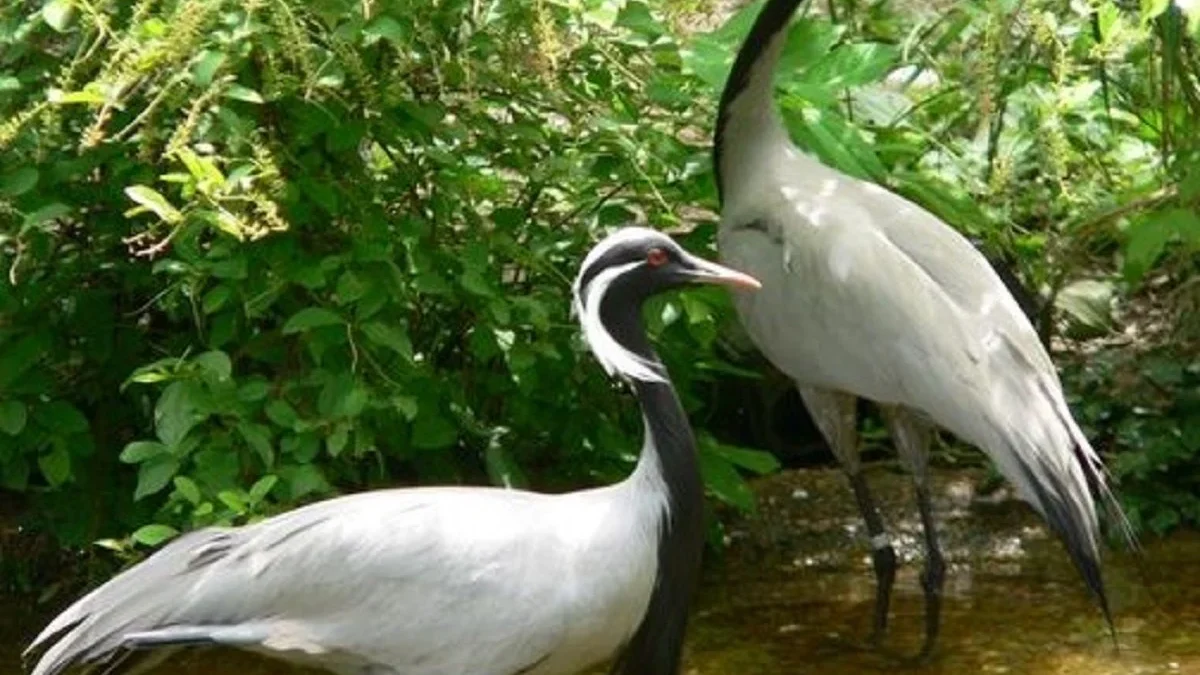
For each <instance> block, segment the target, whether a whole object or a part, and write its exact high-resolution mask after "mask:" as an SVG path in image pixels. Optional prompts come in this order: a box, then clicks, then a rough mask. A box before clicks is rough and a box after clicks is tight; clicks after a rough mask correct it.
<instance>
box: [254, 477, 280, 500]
mask: <svg viewBox="0 0 1200 675" xmlns="http://www.w3.org/2000/svg"><path fill="white" fill-rule="evenodd" d="M278 482H279V476H275V475H272V474H267V475H266V476H263V477H262V478H259V479H258V480H257V481H255V482H254V485H251V486H250V501H251V502H253V503H255V504H257V503H259V502H261V501H262V500H263V499H264V498H265V497H266V496H267V495H268V494H270V492H271V488H274V487H275V484H276V483H278Z"/></svg>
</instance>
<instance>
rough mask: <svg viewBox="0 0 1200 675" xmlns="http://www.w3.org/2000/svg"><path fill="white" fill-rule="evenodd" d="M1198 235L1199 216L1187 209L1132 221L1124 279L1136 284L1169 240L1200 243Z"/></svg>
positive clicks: (1126, 250)
mask: <svg viewBox="0 0 1200 675" xmlns="http://www.w3.org/2000/svg"><path fill="white" fill-rule="evenodd" d="M1197 233H1200V215H1197V214H1196V213H1195V212H1193V211H1189V210H1187V209H1169V210H1166V211H1158V212H1155V213H1151V214H1149V215H1147V216H1146V217H1145V218H1142V219H1141V220H1138V221H1136V222H1134V223H1133V224H1132V225H1131V226H1130V228H1129V235H1128V236H1129V239H1128V241H1127V243H1126V244H1125V268H1124V273H1125V277H1126V278H1127V279H1129V280H1130V281H1132V282H1135V283H1136V282H1138V281H1141V279H1142V277H1143V276H1145V274H1146V273H1147V272H1149V271H1150V269H1151V268H1152V267H1153V266H1154V263H1155V262H1157V261H1158V258H1159V256H1161V255H1162V252H1163V250H1164V249H1166V247H1167V244H1168V243H1169V242H1170V241H1171V240H1172V239H1174V238H1176V237H1179V238H1182V239H1184V240H1185V241H1186V240H1191V241H1200V234H1197Z"/></svg>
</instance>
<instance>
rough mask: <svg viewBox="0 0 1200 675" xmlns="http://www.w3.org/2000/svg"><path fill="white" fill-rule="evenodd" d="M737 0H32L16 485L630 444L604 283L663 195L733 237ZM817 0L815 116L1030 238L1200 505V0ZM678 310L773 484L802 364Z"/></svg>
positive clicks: (1006, 255) (1090, 385) (1162, 504)
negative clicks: (1193, 7) (585, 295)
mask: <svg viewBox="0 0 1200 675" xmlns="http://www.w3.org/2000/svg"><path fill="white" fill-rule="evenodd" d="M1089 8H1091V9H1089ZM718 9H719V8H714V7H712V6H709V5H708V4H705V3H704V2H702V1H701V2H697V1H694V0H665V1H664V2H662V3H650V4H646V3H644V2H641V1H639V0H626V1H624V2H617V1H615V0H581V1H574V0H572V1H555V2H551V1H550V0H535V1H533V2H523V1H517V0H489V1H487V2H479V1H475V0H471V1H468V0H443V1H441V2H437V3H429V2H422V1H420V0H379V1H376V0H367V1H365V2H350V1H349V0H315V1H308V0H251V1H248V2H240V1H239V2H233V1H232V0H139V1H138V2H135V3H126V2H117V1H115V0H18V1H17V2H15V3H13V2H9V3H5V4H4V5H3V7H0V260H2V263H3V265H2V268H3V270H4V279H3V281H2V282H0V316H2V320H0V490H2V491H4V492H6V493H7V494H8V495H9V497H14V498H15V499H17V500H18V501H19V503H20V504H22V505H23V507H22V509H21V513H22V514H23V515H22V516H21V517H22V518H23V522H24V524H25V525H26V526H28V527H30V528H32V529H33V530H35V531H41V532H48V533H52V534H53V535H55V536H56V537H57V539H58V541H59V542H61V543H63V544H68V545H81V544H85V543H87V542H89V541H93V540H95V539H97V538H101V537H107V538H110V539H109V544H110V545H113V546H116V547H118V548H126V547H128V546H131V545H132V542H135V541H136V542H139V543H142V544H146V545H154V544H156V543H158V542H160V541H162V540H163V539H165V538H166V537H169V536H171V535H172V534H173V533H174V532H175V531H176V530H177V529H180V528H187V527H194V526H199V525H203V524H208V523H213V522H243V521H244V520H246V519H247V518H253V517H255V516H257V515H261V514H264V513H268V512H271V511H274V510H277V509H280V508H286V507H289V506H291V505H294V504H296V503H298V502H301V501H304V500H308V499H312V498H314V497H316V496H320V495H323V494H327V493H330V492H332V491H335V490H339V489H359V488H363V487H367V486H379V485H394V484H402V483H412V482H446V481H461V482H474V483H480V482H486V481H491V482H493V483H497V484H506V485H528V484H532V485H536V486H537V487H539V488H541V489H563V488H569V487H576V486H580V485H585V484H594V483H596V482H600V481H608V480H612V479H614V478H616V477H618V476H620V475H621V474H623V473H624V472H625V471H627V470H628V467H629V462H630V461H631V459H632V457H633V454H634V452H635V451H636V450H637V447H638V439H637V437H636V434H637V432H638V424H637V418H636V410H634V409H633V408H632V407H631V406H630V405H629V401H628V399H627V397H626V396H624V395H623V394H621V393H620V392H619V390H618V389H617V388H616V387H614V385H613V384H612V383H611V382H609V381H608V380H607V379H606V378H605V377H604V376H603V374H602V372H601V370H600V369H599V368H598V367H596V366H595V365H594V363H593V361H592V360H591V358H590V357H589V356H587V355H586V354H585V351H584V349H583V347H582V345H581V344H580V342H579V338H578V335H577V330H576V329H575V326H574V323H573V321H572V319H571V317H570V316H569V314H568V309H569V307H568V301H567V297H568V293H569V281H570V278H571V277H572V275H573V274H574V272H575V267H576V264H577V262H578V261H579V260H580V258H581V256H582V255H583V253H584V252H585V251H586V249H587V247H588V246H589V244H590V243H591V242H592V241H594V239H595V237H596V236H597V233H598V232H599V231H600V230H602V229H603V228H606V227H610V226H613V225H616V224H619V223H623V222H626V221H629V220H633V219H640V220H644V221H648V222H649V223H651V224H653V225H655V226H658V227H663V228H668V229H670V230H671V231H672V232H676V233H678V234H679V236H680V237H681V238H682V240H683V241H684V243H685V244H686V245H687V246H689V247H690V248H692V249H693V250H696V251H699V252H704V253H707V254H710V255H711V254H712V250H711V246H712V239H713V232H714V215H713V213H712V209H713V207H714V205H715V194H714V189H713V185H712V180H711V172H710V167H709V160H708V139H707V135H708V134H709V133H710V128H711V123H712V118H713V114H714V99H715V96H716V94H717V93H718V91H719V87H720V86H721V84H722V83H723V79H724V75H725V73H726V72H727V69H728V65H729V62H730V59H731V56H732V50H733V49H734V48H735V47H736V44H737V42H738V40H739V39H740V37H741V36H742V35H743V34H744V32H745V30H746V29H747V28H748V25H749V21H750V20H751V19H752V16H753V12H754V11H755V10H756V9H757V5H753V6H751V7H749V8H747V9H744V10H742V11H740V12H737V13H736V14H734V15H733V17H732V18H731V19H729V20H728V21H727V22H725V23H724V25H723V26H721V27H720V28H718V29H717V30H715V31H713V32H704V31H703V30H700V29H697V28H696V27H695V26H696V23H697V22H700V21H704V20H706V18H707V17H708V16H710V15H712V13H713V12H715V11H718ZM811 9H814V12H810V13H809V15H808V16H806V17H804V18H803V20H801V21H799V22H798V23H797V24H796V25H795V26H794V27H793V29H792V30H793V34H792V40H791V42H790V45H789V52H788V54H787V55H786V57H785V66H784V68H783V70H784V71H785V75H784V77H783V78H782V82H781V97H780V98H781V101H782V103H783V106H784V112H785V116H786V119H787V121H788V124H789V125H790V127H791V129H792V132H793V135H794V137H795V138H796V139H797V141H798V142H800V143H801V144H802V145H804V146H805V147H807V148H808V149H810V150H811V151H812V152H814V153H816V154H817V155H819V156H820V157H821V158H823V159H824V160H825V161H826V162H828V163H830V164H832V165H834V166H837V167H839V168H841V169H842V170H844V171H847V172H849V173H851V174H854V175H858V176H862V177H867V178H870V179H872V180H875V181H877V182H880V183H882V184H886V185H888V186H890V187H892V188H893V189H895V190H898V191H899V192H901V193H903V194H905V195H907V196H909V197H911V198H913V199H915V200H917V201H918V202H920V203H922V204H923V205H925V206H926V207H928V208H930V209H932V210H933V211H935V212H936V213H938V214H940V215H941V216H943V217H944V218H945V219H946V220H947V221H948V222H950V223H951V224H953V225H955V226H956V227H959V228H961V229H962V230H963V231H964V232H967V233H969V234H970V235H971V236H972V237H974V238H975V239H976V241H978V242H980V244H981V246H983V247H984V248H985V249H986V250H987V251H988V252H989V253H990V254H992V255H993V256H995V257H997V258H1003V259H1007V260H1008V261H1009V263H1010V265H1011V266H1012V267H1013V268H1014V269H1015V270H1016V271H1017V272H1018V273H1019V275H1020V276H1021V277H1022V278H1023V279H1024V280H1025V282H1026V285H1027V286H1028V287H1030V288H1033V289H1035V290H1036V291H1037V294H1038V295H1039V297H1040V298H1042V301H1041V304H1040V306H1041V307H1042V308H1043V309H1040V310H1038V312H1039V317H1040V323H1041V324H1042V325H1043V326H1044V327H1045V330H1046V332H1047V335H1049V334H1051V333H1053V334H1054V335H1055V342H1054V344H1055V345H1056V346H1057V347H1059V348H1060V351H1062V352H1063V353H1061V354H1060V358H1061V360H1062V362H1063V363H1064V364H1065V373H1066V375H1067V377H1068V388H1069V389H1070V390H1071V391H1072V392H1073V395H1074V401H1073V403H1074V404H1075V405H1076V407H1077V409H1078V410H1079V411H1080V412H1081V414H1082V415H1083V418H1084V420H1085V421H1086V423H1087V425H1088V427H1089V432H1090V433H1092V435H1093V436H1094V437H1095V438H1096V439H1097V441H1098V444H1099V445H1100V447H1102V449H1104V450H1105V451H1106V452H1107V453H1109V454H1110V455H1111V456H1112V464H1113V467H1114V470H1115V473H1116V474H1117V475H1118V478H1119V479H1120V480H1121V482H1122V486H1123V489H1124V495H1125V498H1126V500H1127V503H1128V504H1129V506H1130V508H1131V510H1132V514H1133V515H1134V517H1135V518H1136V519H1137V520H1138V521H1139V522H1141V523H1143V524H1147V525H1149V526H1150V527H1152V528H1154V529H1157V530H1165V529H1168V528H1170V527H1171V526H1174V525H1177V524H1180V523H1185V522H1189V523H1193V524H1194V523H1200V362H1198V361H1197V345H1198V344H1200V318H1198V317H1200V311H1198V310H1200V282H1197V279H1198V278H1200V277H1198V275H1197V274H1196V273H1197V269H1198V266H1200V264H1198V262H1197V252H1198V251H1200V218H1198V217H1197V215H1196V210H1195V208H1196V205H1197V201H1198V200H1200V154H1198V150H1200V133H1198V132H1200V128H1198V127H1200V57H1198V56H1197V55H1196V43H1195V37H1196V35H1197V26H1198V22H1197V21H1196V20H1194V19H1192V20H1189V17H1187V16H1185V15H1184V14H1182V13H1181V12H1180V10H1179V9H1178V8H1176V7H1174V6H1172V5H1170V3H1169V2H1164V1H1162V0H1149V1H1145V0H1144V1H1143V2H1142V3H1141V5H1140V6H1138V7H1127V6H1125V4H1114V3H1113V2H1111V1H1109V0H1103V1H1101V0H1097V1H1096V2H1093V3H1090V4H1089V3H1073V4H1068V3H1061V2H1052V1H1050V0H1032V1H1030V2H1025V3H1011V2H965V3H953V4H951V5H948V6H946V7H940V8H936V7H928V8H927V7H924V6H921V5H917V6H913V5H912V4H902V3H894V2H886V1H884V2H877V3H870V4H868V3H858V2H856V1H855V0H832V1H831V2H829V3H828V4H824V3H822V4H821V5H820V6H819V7H816V8H811ZM815 14H823V15H824V16H815ZM650 316H651V319H652V321H651V323H652V326H651V328H652V330H653V331H654V332H655V333H657V334H658V335H659V337H660V339H659V343H660V344H661V345H662V349H663V351H664V356H665V358H666V359H667V360H668V364H669V366H670V367H671V371H672V374H673V375H674V377H675V379H676V381H677V384H678V385H679V388H680V389H681V391H682V392H684V395H685V399H686V404H687V405H688V407H689V408H690V409H691V413H692V416H693V419H694V420H695V422H696V423H697V425H698V426H699V427H700V429H699V433H700V438H701V445H702V463H703V469H704V474H705V479H706V481H707V483H708V485H709V488H710V490H711V491H712V492H713V493H714V494H715V496H717V497H718V498H721V499H723V500H725V501H727V502H729V503H732V504H734V505H737V506H740V507H743V508H748V507H749V506H750V504H751V503H752V499H751V496H750V493H749V491H748V489H747V488H746V486H745V484H744V482H743V480H742V478H741V476H740V474H739V470H748V471H751V472H765V471H771V470H773V469H774V467H775V466H776V462H775V460H774V459H773V458H772V457H771V456H770V455H768V454H766V453H763V452H761V451H756V450H751V449H747V448H746V447H741V446H753V445H761V443H756V442H755V439H754V438H752V437H747V435H746V434H745V433H737V432H736V430H737V429H739V428H741V427H739V426H738V425H737V424H733V423H731V422H730V421H729V420H730V419H733V418H737V417H738V416H739V415H745V414H748V413H747V411H746V410H745V409H744V407H745V406H743V404H742V400H743V398H744V396H742V394H741V392H745V391H747V390H748V388H749V389H752V388H754V387H759V386H763V387H765V386H767V385H766V384H764V383H760V382H758V381H756V379H755V378H756V377H757V374H756V373H757V371H758V370H759V365H760V364H759V362H758V361H755V360H753V357H752V355H750V354H748V353H746V350H745V346H744V345H745V343H744V340H742V339H740V337H739V334H738V332H737V329H736V326H735V325H734V322H733V320H732V315H731V313H730V308H729V306H728V301H727V299H726V297H725V296H724V295H723V294H722V293H721V292H717V291H712V292H704V291H701V292H694V293H689V294H688V295H686V296H675V297H672V298H668V299H666V300H663V301H661V302H658V303H656V304H655V305H654V306H653V307H652V308H651V311H650ZM751 426H754V425H751ZM0 496H2V495H0Z"/></svg>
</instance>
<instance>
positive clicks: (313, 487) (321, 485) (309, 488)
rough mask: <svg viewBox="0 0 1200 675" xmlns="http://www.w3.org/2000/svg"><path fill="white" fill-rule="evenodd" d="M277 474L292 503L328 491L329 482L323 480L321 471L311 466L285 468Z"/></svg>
mask: <svg viewBox="0 0 1200 675" xmlns="http://www.w3.org/2000/svg"><path fill="white" fill-rule="evenodd" d="M278 473H279V477H280V479H282V480H283V483H284V485H286V486H287V488H288V491H289V492H290V493H291V494H290V495H289V496H290V497H291V499H292V500H293V501H295V500H299V499H302V498H303V497H305V496H307V495H310V494H312V493H314V492H316V493H325V492H328V491H329V490H330V487H329V482H328V481H326V480H325V475H324V474H322V473H321V469H320V468H318V467H316V466H314V465H312V464H299V465H292V466H285V467H283V468H281V469H280V470H279V472H278Z"/></svg>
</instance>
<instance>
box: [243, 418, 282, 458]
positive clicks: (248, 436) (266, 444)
mask: <svg viewBox="0 0 1200 675" xmlns="http://www.w3.org/2000/svg"><path fill="white" fill-rule="evenodd" d="M237 430H238V433H239V434H241V436H242V438H243V439H245V441H246V445H248V446H250V448H251V449H252V450H254V452H255V453H256V454H257V455H258V458H259V459H260V460H262V463H263V466H265V467H267V468H268V469H269V468H271V467H272V466H274V464H275V449H274V448H272V447H271V432H270V430H269V429H268V428H267V427H265V426H263V425H262V424H252V423H249V422H240V423H238V425H237Z"/></svg>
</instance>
